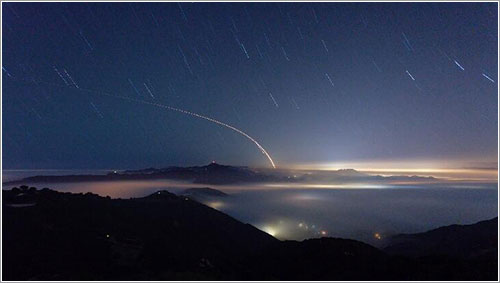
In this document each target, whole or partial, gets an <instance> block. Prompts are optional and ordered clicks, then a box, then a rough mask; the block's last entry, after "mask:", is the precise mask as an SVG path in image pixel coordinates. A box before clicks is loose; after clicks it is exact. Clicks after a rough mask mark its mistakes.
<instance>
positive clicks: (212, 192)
mask: <svg viewBox="0 0 500 283" xmlns="http://www.w3.org/2000/svg"><path fill="white" fill-rule="evenodd" d="M181 195H183V196H192V197H227V196H228V194H226V193H225V192H223V191H219V190H216V189H212V188H191V189H186V190H184V191H182V192H181Z"/></svg>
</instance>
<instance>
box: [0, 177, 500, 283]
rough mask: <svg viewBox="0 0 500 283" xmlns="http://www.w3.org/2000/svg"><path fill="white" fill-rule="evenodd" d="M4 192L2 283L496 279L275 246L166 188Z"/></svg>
mask: <svg viewBox="0 0 500 283" xmlns="http://www.w3.org/2000/svg"><path fill="white" fill-rule="evenodd" d="M205 191H206V190H205ZM2 196H3V200H2V204H3V207H2V214H3V216H2V217H3V227H2V233H3V251H2V253H3V262H2V265H3V278H2V279H4V280H425V279H431V280H496V277H497V267H496V265H497V260H496V258H491V257H481V258H471V259H465V258H460V257H454V256H448V257H444V258H443V257H432V256H431V257H424V258H411V257H402V256H399V255H391V254H389V253H386V252H384V251H381V250H378V249H376V248H374V247H372V246H370V245H367V244H364V243H362V242H358V241H354V240H347V239H336V238H321V239H311V240H305V241H302V242H297V241H278V240H277V239H275V238H273V237H271V236H270V235H268V234H266V233H264V232H262V231H260V230H258V229H256V228H255V227H253V226H251V225H248V224H243V223H241V222H239V221H237V220H235V219H233V218H231V217H229V216H227V215H225V214H223V213H221V212H219V211H217V210H214V209H212V208H209V207H207V206H205V205H203V204H200V203H198V202H196V201H194V200H192V199H190V198H189V196H176V195H174V194H171V193H169V192H167V191H159V192H156V193H154V194H152V195H149V196H147V197H144V198H135V199H110V198H105V197H100V196H98V195H95V194H90V193H87V194H71V193H60V192H56V191H52V190H49V189H43V190H36V189H35V188H29V189H28V188H26V187H24V188H22V189H17V188H16V189H12V190H4V191H2ZM490 228H491V227H490ZM494 228H495V231H496V227H494ZM495 233H496V232H495Z"/></svg>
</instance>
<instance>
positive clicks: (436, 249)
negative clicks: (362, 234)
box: [384, 217, 498, 259]
mask: <svg viewBox="0 0 500 283" xmlns="http://www.w3.org/2000/svg"><path fill="white" fill-rule="evenodd" d="M497 227H498V217H495V218H493V219H490V220H486V221H481V222H478V223H475V224H471V225H450V226H445V227H440V228H437V229H434V230H430V231H427V232H424V233H418V234H401V235H397V236H394V237H391V238H390V240H389V244H388V246H387V247H385V248H384V251H386V252H388V253H391V254H398V255H406V256H412V257H423V256H452V257H460V258H466V259H470V258H491V259H495V258H497V255H498V231H497Z"/></svg>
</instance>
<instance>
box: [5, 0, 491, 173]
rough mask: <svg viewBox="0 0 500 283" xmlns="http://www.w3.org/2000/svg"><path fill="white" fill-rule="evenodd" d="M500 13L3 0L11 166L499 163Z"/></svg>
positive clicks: (464, 6)
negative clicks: (16, 0)
mask: <svg viewBox="0 0 500 283" xmlns="http://www.w3.org/2000/svg"><path fill="white" fill-rule="evenodd" d="M497 5H498V4H497V3H399V4H396V3H395V4H392V3H314V4H311V3H187V2H186V3H5V2H4V3H2V24H3V26H2V37H3V38H2V48H3V49H2V59H3V61H2V66H3V69H2V103H3V106H2V107H3V108H2V110H3V111H2V117H3V133H2V139H3V143H2V146H3V154H2V160H3V168H7V169H28V168H29V169H55V168H58V169H63V168H66V169H70V168H71V169H76V168H80V169H82V168H95V169H98V168H103V169H104V168H141V167H151V166H153V167H162V166H170V165H180V166H187V165H200V164H206V163H208V162H210V161H212V160H216V161H217V162H219V163H224V164H234V165H249V166H262V167H269V166H270V164H269V162H268V160H267V159H266V157H265V156H264V155H263V154H262V153H261V151H260V150H259V148H257V146H256V145H255V144H253V143H252V142H251V141H250V140H249V139H247V138H245V137H244V136H242V135H240V134H238V133H236V132H235V131H232V130H231V129H228V128H226V127H223V126H220V125H217V124H215V123H213V122H210V121H206V120H204V119H200V118H197V117H193V116H190V115H186V114H183V113H180V112H176V111H170V110H168V109H165V108H160V107H155V106H153V105H148V104H144V103H141V102H138V100H140V101H145V102H153V103H158V104H162V105H166V106H170V107H175V108H179V109H183V110H186V111H191V112H193V113H197V114H199V115H204V116H208V117H210V118H213V119H216V120H219V121H221V122H224V123H227V124H229V125H232V126H234V127H236V128H237V129H240V130H241V131H244V132H245V133H247V134H248V135H250V136H251V137H252V138H254V139H255V140H257V141H258V142H259V143H260V144H261V145H262V146H263V147H264V148H265V149H266V150H267V151H268V153H269V154H270V155H271V156H272V158H273V159H274V162H275V163H276V164H277V166H278V167H287V166H292V165H294V164H300V163H324V162H330V163H332V162H333V163H334V162H349V161H374V160H375V161H377V160H382V161H387V160H407V161H408V162H412V161H418V160H437V161H443V162H447V161H449V162H451V163H453V162H455V163H460V166H462V165H463V166H468V164H469V163H470V162H475V163H474V164H477V163H481V162H496V158H497V138H498V137H497V124H498V119H497V110H498V104H497V97H498V91H497V88H498V82H497V80H498V79H497V76H498V73H497V69H498V65H497V62H498V45H497V42H498V30H497V20H498V18H497ZM118 96H119V97H122V98H119V97H118ZM123 97H126V98H130V99H125V98H123ZM468 162H469V163H468Z"/></svg>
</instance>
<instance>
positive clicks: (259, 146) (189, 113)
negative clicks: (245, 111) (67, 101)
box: [13, 78, 276, 169]
mask: <svg viewBox="0 0 500 283" xmlns="http://www.w3.org/2000/svg"><path fill="white" fill-rule="evenodd" d="M13 80H17V81H24V82H27V83H35V84H37V83H43V84H47V85H54V86H58V87H64V88H72V89H76V90H80V91H85V92H89V93H94V94H98V95H103V96H109V97H114V98H119V99H123V100H128V101H133V102H137V103H142V104H146V105H152V106H156V107H159V108H164V109H167V110H171V111H176V112H179V113H183V114H186V115H190V116H193V117H196V118H200V119H204V120H207V121H209V122H212V123H215V124H218V125H220V126H223V127H226V128H228V129H230V130H233V131H235V132H237V133H238V134H240V135H242V136H244V137H246V138H247V139H249V140H250V141H251V142H253V143H254V144H255V145H256V146H257V147H258V148H259V149H260V151H261V152H262V154H264V155H265V156H266V158H267V159H268V160H269V163H271V166H272V167H273V168H274V169H276V164H274V161H273V159H272V158H271V155H269V153H268V152H267V151H266V149H265V148H264V147H263V146H262V145H260V143H259V142H258V141H257V140H255V139H254V138H252V137H251V136H250V135H248V134H247V133H245V132H243V131H242V130H240V129H238V128H236V127H234V126H231V125H229V124H226V123H224V122H221V121H219V120H216V119H214V118H210V117H208V116H204V115H200V114H198V113H194V112H191V111H187V110H184V109H180V108H175V107H171V106H168V105H164V104H160V103H155V102H149V101H145V100H140V99H135V98H130V97H127V96H120V95H113V94H110V93H107V92H104V91H97V90H92V89H86V88H81V87H76V88H75V87H74V86H70V85H60V84H54V83H47V82H43V81H38V82H33V81H26V80H23V79H18V78H16V79H14V78H13Z"/></svg>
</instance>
